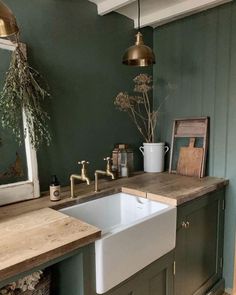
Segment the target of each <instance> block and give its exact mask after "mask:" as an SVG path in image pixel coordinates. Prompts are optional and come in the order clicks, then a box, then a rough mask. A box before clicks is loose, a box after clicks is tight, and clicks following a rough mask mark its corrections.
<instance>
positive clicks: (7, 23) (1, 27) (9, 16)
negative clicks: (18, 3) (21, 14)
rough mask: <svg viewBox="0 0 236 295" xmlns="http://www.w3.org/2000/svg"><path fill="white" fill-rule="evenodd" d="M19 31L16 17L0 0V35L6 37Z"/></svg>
mask: <svg viewBox="0 0 236 295" xmlns="http://www.w3.org/2000/svg"><path fill="white" fill-rule="evenodd" d="M18 32H19V28H18V26H17V23H16V18H15V16H14V14H13V13H12V11H11V10H10V9H9V8H8V7H7V6H6V5H5V4H4V3H3V2H2V1H0V37H8V36H11V35H14V34H17V33H18Z"/></svg>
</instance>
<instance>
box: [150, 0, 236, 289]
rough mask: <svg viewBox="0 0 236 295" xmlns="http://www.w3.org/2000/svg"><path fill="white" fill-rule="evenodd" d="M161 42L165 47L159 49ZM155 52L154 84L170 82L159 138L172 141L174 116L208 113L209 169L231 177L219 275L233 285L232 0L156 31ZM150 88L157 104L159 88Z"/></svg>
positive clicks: (235, 22)
mask: <svg viewBox="0 0 236 295" xmlns="http://www.w3.org/2000/svg"><path fill="white" fill-rule="evenodd" d="M179 28H180V30H179V31H178V29H179ZM159 40H161V42H159ZM166 40H168V43H166ZM166 46H167V47H169V49H168V51H165V53H164V54H163V51H164V48H166ZM154 51H155V53H156V55H157V57H158V58H157V65H156V66H154V81H155V83H156V82H157V78H158V80H161V81H163V84H167V83H172V84H173V85H174V89H173V91H171V92H170V99H169V100H168V103H167V104H166V105H165V109H164V111H163V114H162V116H161V117H160V119H161V138H160V140H161V141H164V142H167V143H170V142H171V129H172V122H173V119H174V118H176V117H192V116H209V117H210V138H209V141H210V143H209V153H208V174H209V175H212V176H219V177H226V178H229V180H230V186H229V188H228V190H227V195H226V218H225V249H224V256H225V257H224V276H225V279H226V287H227V288H232V280H233V253H234V243H235V240H234V236H235V229H236V1H233V2H231V3H229V4H226V5H222V6H219V7H217V8H214V9H211V10H208V11H205V12H202V13H199V14H197V15H194V16H190V17H187V18H185V19H182V20H178V21H176V22H173V23H170V24H168V25H165V26H163V27H161V28H159V29H157V30H155V31H154ZM176 65H178V69H177V70H176V68H175V66H176ZM159 88H161V87H160V85H159ZM155 89H157V87H155ZM155 89H154V101H155V102H156V103H157V102H158V99H159V97H160V93H161V90H159V92H157V91H155Z"/></svg>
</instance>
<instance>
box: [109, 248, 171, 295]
mask: <svg viewBox="0 0 236 295" xmlns="http://www.w3.org/2000/svg"><path fill="white" fill-rule="evenodd" d="M173 261H174V252H173V251H172V252H170V253H168V254H167V255H165V256H163V257H162V258H160V259H158V260H157V261H155V262H153V263H152V264H150V265H149V266H147V267H146V268H144V269H143V270H142V271H140V272H138V273H137V274H135V275H134V276H132V277H131V278H130V279H128V280H127V281H125V282H123V283H122V284H120V285H119V286H117V287H115V288H114V289H112V290H111V291H109V292H107V293H106V295H173V282H174V276H173Z"/></svg>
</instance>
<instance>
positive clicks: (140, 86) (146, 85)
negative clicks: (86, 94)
mask: <svg viewBox="0 0 236 295" xmlns="http://www.w3.org/2000/svg"><path fill="white" fill-rule="evenodd" d="M133 81H134V83H135V87H134V92H137V93H139V94H140V95H137V96H130V95H128V94H127V93H126V92H120V93H119V94H118V95H117V96H116V98H115V101H114V104H115V106H116V107H118V109H119V110H120V111H124V112H127V113H128V115H129V116H130V118H131V119H132V121H133V122H134V123H135V125H136V127H137V129H138V131H139V132H140V133H141V135H142V137H143V138H144V140H145V141H146V142H149V143H151V142H155V129H156V125H157V118H158V114H159V110H160V108H161V105H160V106H159V107H158V109H157V110H153V109H152V106H151V103H150V98H149V95H148V93H149V91H151V90H152V85H151V84H152V77H151V76H149V75H147V74H140V75H138V76H137V77H135V78H134V80H133ZM165 100H166V99H165ZM165 100H164V101H165Z"/></svg>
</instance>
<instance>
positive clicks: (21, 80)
mask: <svg viewBox="0 0 236 295" xmlns="http://www.w3.org/2000/svg"><path fill="white" fill-rule="evenodd" d="M48 96H50V95H49V93H48V91H47V90H45V89H44V87H43V86H42V79H41V76H40V75H39V73H38V72H37V71H36V70H34V69H33V68H31V67H30V66H29V64H28V62H27V60H26V57H25V55H24V53H23V51H22V48H21V46H20V44H19V42H17V46H16V49H15V50H14V51H13V53H12V58H11V63H10V67H9V70H8V72H7V73H6V80H5V84H4V87H3V90H2V92H1V94H0V115H1V123H2V127H3V128H9V129H11V131H12V132H13V134H14V135H15V137H16V140H17V142H18V143H19V144H22V142H23V139H24V137H25V136H26V135H27V132H28V135H29V138H30V142H31V144H32V146H33V148H35V149H36V150H37V149H38V148H39V147H40V145H41V144H42V143H46V144H47V145H49V144H50V141H51V136H50V133H49V131H48V125H47V121H48V119H49V116H48V114H47V112H46V111H44V110H43V108H42V102H43V100H44V99H45V98H46V97H48ZM23 113H24V115H25V121H26V127H27V128H25V129H24V130H23V128H22V124H23Z"/></svg>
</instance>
